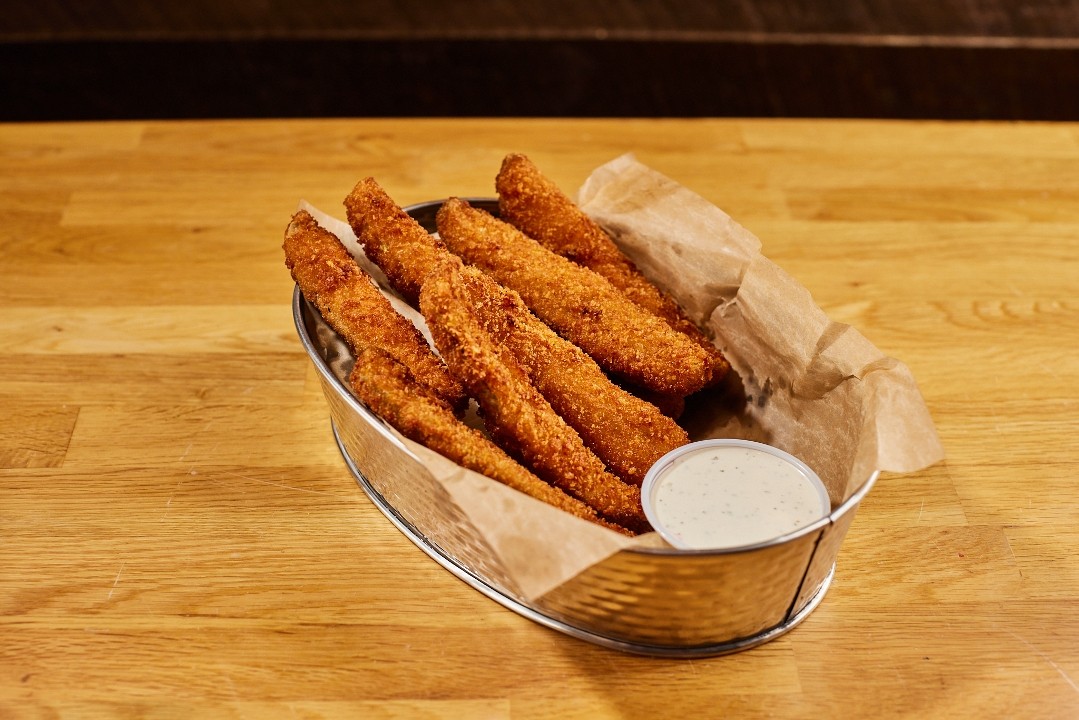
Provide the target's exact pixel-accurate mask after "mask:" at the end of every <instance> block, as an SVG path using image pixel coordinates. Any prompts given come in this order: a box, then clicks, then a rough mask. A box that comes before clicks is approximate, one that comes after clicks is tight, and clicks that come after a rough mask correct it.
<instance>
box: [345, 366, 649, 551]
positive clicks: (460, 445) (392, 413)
mask: <svg viewBox="0 0 1079 720" xmlns="http://www.w3.org/2000/svg"><path fill="white" fill-rule="evenodd" d="M349 384H350V385H351V386H352V390H353V392H355V393H356V396H357V397H359V398H360V400H362V401H363V402H364V403H366V405H367V406H368V407H369V408H371V409H372V410H373V411H374V412H376V413H378V415H379V416H380V417H381V418H382V419H383V420H385V421H386V422H388V423H389V424H390V425H392V426H393V427H395V428H397V430H398V431H399V432H400V433H401V434H402V435H404V436H405V437H407V438H409V439H410V440H414V441H416V442H418V443H420V444H421V445H424V446H426V447H428V448H430V449H431V450H434V451H435V452H437V453H440V454H442V455H444V456H445V457H447V458H449V459H450V460H453V461H454V462H456V463H457V464H458V465H461V466H463V467H466V468H469V469H470V470H475V471H476V472H478V473H480V474H482V475H486V476H487V477H489V478H491V479H493V480H497V481H498V482H500V483H502V484H503V485H507V486H509V487H511V488H513V489H514V490H518V491H520V492H523V493H525V494H526V495H529V496H531V497H534V498H536V499H537V500H541V501H543V502H545V503H547V504H548V505H553V506H554V507H556V508H558V509H560V510H564V511H565V512H568V513H570V514H571V515H576V516H577V517H579V518H583V519H585V520H588V521H590V522H594V523H597V524H599V525H603V526H604V527H606V528H609V529H611V530H615V531H617V532H620V533H622V534H625V535H631V534H632V533H630V532H629V531H628V530H626V529H625V528H623V527H620V526H618V525H615V524H614V523H609V522H607V521H606V520H604V519H602V518H600V517H599V516H598V515H597V514H596V511H595V510H593V509H592V508H591V507H589V506H588V505H586V504H584V503H583V502H581V501H580V500H577V499H575V498H572V497H570V496H569V495H567V494H566V493H564V492H562V491H561V490H559V489H558V488H555V487H552V486H550V485H548V484H547V483H545V482H543V481H542V480H540V479H539V478H538V477H536V476H535V475H533V474H532V473H531V472H529V471H528V470H526V469H525V468H524V467H523V466H522V465H520V464H519V463H518V462H517V461H515V460H514V459H513V458H511V457H510V456H509V455H507V454H506V453H505V451H503V450H502V448H500V447H498V446H497V445H495V444H494V443H493V442H491V441H490V440H488V439H487V438H486V437H485V436H484V435H483V433H481V432H480V431H479V430H476V429H475V428H471V427H468V426H467V425H465V424H464V423H463V422H461V421H460V420H458V419H457V416H455V415H454V414H453V410H452V409H451V408H450V406H449V405H447V404H446V403H445V401H443V400H442V399H441V398H439V397H437V396H436V395H434V394H433V393H431V392H430V391H429V390H427V389H426V388H424V387H423V386H421V385H420V384H419V383H417V382H416V380H415V378H413V376H412V373H410V372H409V371H408V368H406V367H405V366H404V365H402V364H401V363H399V362H397V361H396V360H394V359H393V358H392V357H391V356H390V355H389V354H387V353H385V352H383V351H382V350H379V349H377V348H367V349H365V350H363V351H362V352H361V353H360V355H359V357H357V358H356V365H355V366H354V367H353V369H352V374H351V375H350V376H349Z"/></svg>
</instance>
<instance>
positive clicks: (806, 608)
mask: <svg viewBox="0 0 1079 720" xmlns="http://www.w3.org/2000/svg"><path fill="white" fill-rule="evenodd" d="M470 202H471V203H472V204H473V205H474V206H477V207H481V208H484V209H487V210H491V211H495V212H497V202H496V201H494V200H490V199H470ZM441 204H442V201H434V202H429V203H422V204H419V205H414V206H411V207H408V208H405V210H406V212H408V213H409V214H410V215H412V216H413V217H414V218H416V219H417V220H418V221H419V222H420V224H421V225H423V226H424V227H425V228H426V229H427V230H428V231H429V232H433V231H434V218H435V213H436V212H437V211H438V208H439V207H440V206H441ZM293 317H294V320H295V323H296V330H297V333H298V334H299V337H300V341H301V342H302V343H303V346H304V348H305V350H306V351H307V354H308V356H309V357H310V359H311V362H312V363H314V366H315V368H316V370H317V371H318V373H319V377H320V380H321V384H322V389H323V392H324V394H325V396H326V400H327V403H328V404H329V407H330V416H331V421H332V425H333V432H334V436H335V438H336V440H337V444H338V447H339V448H340V451H341V454H342V456H343V457H344V460H345V463H346V464H347V466H348V468H349V470H350V471H351V472H352V474H353V475H354V476H355V478H356V480H357V482H358V483H359V484H360V487H362V488H363V490H364V492H366V494H367V495H368V496H369V497H370V499H371V500H372V502H373V503H374V504H375V505H376V506H377V507H378V508H379V509H380V510H381V511H382V512H383V513H384V514H385V515H386V517H387V518H389V520H390V522H392V523H393V524H394V525H395V526H396V527H397V528H398V529H399V530H400V531H401V532H402V533H404V534H405V535H406V536H407V537H408V538H409V539H411V540H412V541H413V542H414V543H415V544H416V545H417V546H418V547H419V548H420V549H421V550H423V551H424V552H425V553H427V554H428V555H429V556H430V557H431V558H432V559H434V560H435V561H436V562H438V563H439V564H440V565H442V566H443V567H444V568H445V569H447V570H449V571H450V572H451V573H453V574H454V575H456V576H457V577H458V578H460V579H462V580H464V581H465V582H467V583H468V584H469V585H471V586H472V587H474V588H475V589H477V590H479V591H480V592H482V593H483V594H485V595H487V596H488V597H490V598H491V599H493V600H495V601H497V602H499V603H501V604H502V605H504V606H505V607H507V608H509V609H511V610H513V611H515V612H517V613H519V614H521V615H523V616H524V617H527V618H529V619H531V620H533V621H535V622H538V623H540V624H542V625H545V626H547V627H550V628H553V629H555V630H558V631H561V632H563V633H566V634H568V635H572V636H574V637H577V638H581V639H584V640H587V641H590V642H593V643H596V644H599V645H603V646H606V647H611V648H616V649H619V650H623V651H628V652H634V653H641V654H647V655H660V656H674V657H699V656H708V655H719V654H723V653H729V652H734V651H737V650H742V649H745V648H749V647H753V646H755V645H759V644H761V643H763V642H766V641H768V640H770V639H772V638H775V637H777V636H779V635H782V634H783V633H785V632H787V631H788V630H790V629H791V628H793V627H795V626H796V625H797V624H798V623H800V622H801V621H802V620H804V619H805V618H806V617H807V616H808V615H809V614H810V613H811V612H812V611H813V609H814V608H815V607H816V606H817V605H818V604H819V603H820V602H821V600H822V599H823V598H824V595H825V593H826V592H827V590H828V586H829V584H830V583H831V580H832V576H833V573H834V571H835V561H836V556H837V555H838V553H839V548H840V545H841V543H842V541H843V537H844V536H845V535H846V532H847V530H848V528H849V527H850V524H851V522H852V520H853V519H854V514H855V511H856V509H857V507H858V505H859V503H860V502H861V500H862V498H863V497H864V496H865V494H866V493H868V492H869V490H870V488H871V487H872V486H873V483H874V482H875V481H876V479H877V475H878V473H873V475H872V476H871V477H869V478H868V479H867V480H866V482H865V483H864V484H863V485H862V486H861V487H860V488H859V489H858V491H857V492H855V493H854V494H853V495H852V496H851V497H850V498H848V499H847V500H846V501H845V502H843V504H842V505H840V506H838V507H836V508H834V509H833V511H832V512H831V514H830V515H828V517H826V518H823V519H822V520H820V521H818V522H816V523H814V524H812V525H810V526H807V527H805V528H802V529H801V530H799V531H798V532H796V533H791V534H789V535H786V536H784V537H782V538H778V539H776V540H773V541H771V542H767V543H762V544H759V545H755V546H751V547H745V548H738V549H735V550H723V551H704V550H697V551H686V550H675V549H673V548H667V547H663V548H652V547H649V548H632V549H626V550H621V551H619V552H617V553H615V554H614V555H612V556H610V557H608V558H606V559H605V560H603V561H601V562H599V563H596V564H595V565H592V566H591V567H589V568H587V569H586V570H585V571H583V572H581V573H579V574H578V575H576V576H574V577H573V578H571V579H569V580H568V581H566V582H564V583H563V584H561V585H559V586H558V587H556V588H554V589H553V590H551V591H549V592H547V593H546V594H544V595H543V596H541V597H539V598H536V599H533V600H528V599H526V598H524V597H523V596H522V594H521V593H520V592H519V591H518V590H517V589H516V588H515V587H514V583H513V581H512V579H511V578H510V577H509V576H508V574H507V572H506V571H505V569H504V568H503V567H502V566H501V563H500V561H499V559H498V557H497V555H496V554H495V553H494V552H492V551H491V549H490V548H489V547H488V546H487V544H486V542H485V540H484V539H483V537H482V535H481V534H480V533H479V532H478V531H477V530H476V528H475V527H474V526H473V525H472V524H471V522H470V521H469V519H468V518H467V517H465V514H464V513H463V512H462V511H461V510H460V509H459V508H458V507H456V505H455V504H454V503H453V501H452V499H451V498H450V497H449V496H448V494H447V493H446V491H445V490H444V489H443V488H442V487H441V486H440V485H439V484H438V483H437V482H436V481H435V479H434V478H433V477H432V476H431V474H430V472H428V470H427V468H426V467H425V466H424V465H423V464H422V463H421V462H420V460H419V459H418V458H417V457H416V456H415V455H414V454H413V453H412V452H411V451H409V450H408V449H407V447H406V446H405V445H404V444H402V443H401V442H400V441H399V440H398V438H397V436H396V435H395V434H394V433H393V432H392V431H391V430H390V429H389V427H388V426H387V425H386V424H385V423H384V422H383V421H382V419H381V418H379V417H378V416H377V415H375V414H374V413H373V412H371V411H370V410H369V409H368V408H367V407H365V406H364V405H363V403H361V402H360V401H359V400H358V399H356V397H355V396H354V395H353V394H352V393H351V391H350V390H349V389H348V384H347V382H346V378H347V377H348V373H349V371H350V370H351V356H350V355H349V351H348V348H347V346H345V344H344V343H343V342H342V341H341V339H340V338H339V337H338V336H337V335H336V333H334V332H333V330H332V329H330V328H329V326H328V325H326V323H325V322H324V321H323V320H322V318H321V316H320V315H319V313H318V311H317V310H315V309H314V308H313V307H312V306H310V305H309V304H308V303H307V301H306V300H305V299H304V298H303V296H302V295H301V293H300V292H299V289H297V290H296V291H295V292H294V294H293Z"/></svg>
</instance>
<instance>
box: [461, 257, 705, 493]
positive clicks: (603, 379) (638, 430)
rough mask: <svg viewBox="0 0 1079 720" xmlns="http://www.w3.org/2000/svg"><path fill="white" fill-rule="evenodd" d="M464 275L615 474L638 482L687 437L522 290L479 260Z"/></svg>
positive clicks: (484, 321) (487, 323)
mask: <svg viewBox="0 0 1079 720" xmlns="http://www.w3.org/2000/svg"><path fill="white" fill-rule="evenodd" d="M461 279H462V280H463V281H464V284H465V287H466V288H467V289H468V293H469V297H470V299H471V303H472V308H473V310H474V311H475V313H476V317H477V318H478V319H479V321H480V324H481V325H482V327H483V329H484V330H485V331H486V332H487V333H488V334H489V335H490V336H491V337H492V339H494V341H495V342H497V343H499V344H501V345H502V346H504V347H505V348H506V349H507V350H509V352H510V354H512V355H513V357H514V359H515V360H516V361H517V362H518V363H519V364H520V365H521V367H522V368H523V369H524V370H525V372H526V373H527V374H528V378H529V380H530V381H531V382H532V384H533V386H535V388H536V389H537V390H539V391H540V393H541V394H542V395H543V397H544V398H546V400H547V401H548V402H549V403H550V404H551V407H552V408H554V410H555V412H557V413H558V414H559V415H560V416H562V419H563V420H565V421H566V422H567V423H568V424H569V425H570V426H571V427H572V428H573V429H574V430H576V431H577V432H578V434H579V435H580V436H581V439H582V440H584V443H585V445H587V446H588V447H589V448H590V449H591V450H592V451H593V452H594V453H595V454H596V455H597V456H599V458H600V460H602V461H603V462H604V463H605V464H606V465H607V467H608V469H609V470H610V471H611V472H613V473H614V474H615V475H618V476H619V477H620V478H621V479H622V480H625V481H626V482H630V483H633V484H634V485H640V484H641V483H642V482H643V481H644V476H645V473H647V472H648V469H649V468H650V467H652V465H653V464H654V463H655V462H656V461H657V460H659V459H660V458H661V457H663V456H664V455H665V454H667V453H668V452H670V451H671V450H674V449H675V448H676V447H679V446H681V445H685V444H686V443H688V442H689V436H688V435H687V434H686V431H685V430H683V429H682V428H680V427H679V426H678V424H677V423H675V422H674V420H672V419H671V418H669V417H667V416H666V415H664V414H663V413H662V412H660V411H659V409H658V408H657V407H656V406H655V405H652V404H651V403H648V402H645V401H644V400H642V399H640V398H638V397H636V396H634V395H632V394H630V393H629V392H627V391H625V390H623V389H622V388H620V387H618V386H617V385H615V384H614V383H612V382H611V381H610V379H609V378H608V377H607V375H605V374H604V372H603V370H601V369H600V367H599V365H597V364H596V362H595V361H594V360H593V359H592V358H590V357H589V356H588V355H587V354H586V353H585V352H584V351H583V350H581V349H580V348H579V347H577V346H576V345H574V344H573V343H571V342H568V341H567V340H564V339H562V338H560V337H559V336H558V335H557V334H556V333H555V332H554V331H553V330H551V329H550V328H549V327H547V326H546V325H544V324H543V322H542V321H541V320H539V318H537V317H536V316H535V315H533V314H532V313H531V312H529V310H528V308H527V307H525V305H524V303H523V302H522V301H521V298H520V296H519V295H518V294H517V293H515V292H513V291H512V290H506V289H504V288H502V287H501V286H500V285H498V284H497V283H496V282H495V281H494V280H492V279H491V278H490V277H488V276H487V275H485V274H483V273H482V272H480V271H479V270H477V269H476V268H474V267H469V268H465V269H464V270H463V271H462V272H461Z"/></svg>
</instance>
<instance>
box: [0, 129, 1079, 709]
mask: <svg viewBox="0 0 1079 720" xmlns="http://www.w3.org/2000/svg"><path fill="white" fill-rule="evenodd" d="M511 151H522V152H526V153H529V154H530V155H531V156H532V157H533V158H534V159H535V160H536V162H537V163H538V164H539V165H540V166H541V167H543V168H544V169H545V170H546V171H547V172H548V174H550V175H551V176H552V177H553V178H554V179H555V180H556V181H557V182H559V183H560V184H561V185H562V186H563V187H565V188H567V189H575V188H576V187H577V186H578V185H579V184H580V183H581V181H582V180H583V179H584V178H585V177H586V175H587V174H588V172H589V171H590V170H591V169H592V168H594V167H595V166H597V165H599V164H601V163H603V162H605V161H607V160H609V159H611V158H612V157H614V156H616V155H619V154H621V153H623V152H626V151H632V152H635V153H636V154H637V156H638V158H639V159H640V160H642V161H643V162H645V163H647V164H649V165H651V166H653V167H654V168H656V169H657V170H659V171H661V172H663V173H665V174H667V175H669V176H671V177H673V178H675V179H676V180H678V181H680V182H682V183H683V184H685V185H687V186H689V187H690V188H693V189H694V190H696V191H698V192H699V193H701V194H702V195H704V196H705V197H707V198H708V199H710V200H712V201H713V202H715V203H716V204H718V205H719V206H720V207H722V208H724V209H725V210H727V211H728V212H729V213H730V214H731V215H733V216H734V217H735V219H737V220H739V221H740V222H741V223H742V224H744V225H746V226H747V227H748V228H749V229H750V230H752V231H753V232H755V233H756V234H757V235H759V236H760V237H761V239H762V240H763V242H764V246H765V252H766V253H767V254H768V255H769V256H770V257H771V258H773V259H774V260H776V261H778V262H779V263H780V264H781V265H782V266H783V267H784V268H785V269H787V270H788V271H789V272H790V273H791V274H793V275H794V276H795V277H796V278H797V279H798V280H800V281H801V282H802V283H804V284H805V285H806V286H807V287H808V288H809V289H810V290H811V292H812V293H813V294H814V297H815V298H816V300H817V301H818V302H819V303H820V304H821V306H822V307H823V308H824V309H825V310H826V311H827V312H828V313H829V314H830V315H831V316H832V317H833V318H834V319H837V320H841V321H845V322H848V323H851V324H853V325H855V326H857V327H858V328H859V329H860V330H862V332H863V333H864V334H865V335H867V336H868V337H869V339H870V340H872V341H873V342H874V343H876V344H877V345H878V346H879V347H880V348H881V349H883V350H884V351H885V352H887V353H889V354H891V355H894V356H895V357H898V358H899V359H901V360H903V361H904V362H905V363H906V364H907V365H908V366H909V367H910V368H911V369H912V371H913V372H914V375H915V377H916V378H918V380H919V384H920V386H921V388H922V391H923V392H924V394H925V396H926V399H927V402H928V405H929V408H930V410H931V412H932V414H933V416H934V419H935V421H936V423H937V426H938V429H939V431H940V434H941V436H942V439H943V441H944V445H945V449H946V452H947V456H948V457H947V460H946V461H944V462H943V463H941V464H939V465H936V466H934V467H932V468H929V469H927V470H925V471H923V472H919V473H914V474H910V475H904V476H899V475H888V476H885V477H883V478H882V479H881V481H880V482H879V483H878V484H877V486H876V488H874V490H873V492H872V493H870V495H869V496H868V497H867V498H866V500H865V501H864V503H863V505H862V508H861V510H860V511H859V514H858V517H857V519H856V520H855V522H854V525H853V527H852V529H851V531H850V534H849V535H848V536H847V540H846V542H845V544H844V547H843V550H842V552H841V554H840V558H839V564H838V570H837V574H836V578H835V582H834V584H833V585H832V587H831V589H830V591H829V593H828V595H827V597H826V598H825V600H824V602H823V604H822V605H821V606H820V607H819V608H818V609H817V610H816V611H815V612H814V613H813V614H812V615H811V616H810V617H809V618H808V619H807V620H806V621H805V622H804V623H803V624H802V625H801V626H799V627H798V628H796V629H795V630H794V631H792V632H791V633H789V634H788V635H785V636H783V637H781V638H779V639H777V640H775V641H773V642H771V643H768V644H766V645H764V646H762V647H759V648H757V649H754V650H750V651H746V652H742V653H739V654H735V655H731V656H725V657H718V658H711V659H704V660H667V659H654V658H643V657H636V656H630V655H623V654H620V653H617V652H615V651H611V650H606V649H602V648H599V647H595V646H592V645H589V644H587V643H584V642H581V641H578V640H575V639H572V638H569V637H565V636H563V635H561V634H558V633H556V632H554V631H551V630H548V629H545V628H543V627H540V626H539V625H536V624H534V623H532V622H530V621H528V620H526V619H523V618H521V617H519V616H517V615H515V614H513V613H512V612H510V611H508V610H505V609H504V608H502V607H501V606H499V605H497V604H495V603H494V602H492V601H490V600H488V599H486V598H485V597H483V596H482V595H480V594H479V593H477V592H476V591H474V590H473V589H471V588H470V587H469V586H467V585H465V584H464V583H462V582H461V581H459V580H457V579H455V578H454V577H452V576H451V575H450V574H449V573H447V572H446V571H444V570H442V569H441V568H440V567H439V566H437V565H436V564H435V563H434V562H432V561H431V560H429V559H428V558H427V557H426V556H425V555H424V554H423V553H421V552H420V551H419V550H418V549H416V548H415V547H414V546H413V545H412V544H411V543H410V542H409V541H408V540H407V539H406V538H405V537H404V536H402V535H401V534H400V533H399V532H398V531H397V530H395V529H394V528H393V527H392V526H391V525H390V524H389V523H388V522H387V521H386V520H385V518H384V517H383V516H382V515H381V514H380V513H379V512H378V510H377V509H376V508H375V507H374V506H373V505H372V504H371V503H370V502H369V501H368V500H367V498H366V496H364V494H363V493H362V491H361V490H360V489H359V488H358V487H357V486H356V484H355V482H354V481H353V480H352V478H351V477H350V475H349V473H348V471H347V470H346V468H345V466H344V464H343V462H342V460H341V458H340V457H339V455H338V453H337V451H336V449H335V447H334V444H333V440H332V437H331V434H330V427H329V423H328V414H327V408H326V404H325V402H324V400H323V398H322V396H321V394H320V390H319V388H318V384H317V380H316V377H315V374H314V370H313V369H312V367H311V366H310V363H309V362H308V360H307V359H306V357H305V355H304V353H303V351H302V349H301V347H300V345H299V342H298V340H297V337H296V333H295V331H294V328H293V326H292V320H291V315H290V308H289V302H290V297H291V292H292V282H291V280H290V278H289V276H288V273H287V271H286V270H285V268H284V265H283V260H282V253H281V249H280V245H281V236H282V233H283V231H284V228H285V225H286V224H287V221H288V218H289V215H290V214H291V212H292V210H293V208H294V207H295V206H296V203H297V201H298V200H299V199H300V198H305V199H307V200H308V201H310V202H312V203H314V204H315V205H316V206H319V207H322V208H324V209H327V210H331V211H334V212H336V213H338V214H339V215H341V216H343V210H342V208H341V200H342V199H343V198H344V196H345V195H346V194H347V192H348V191H349V189H350V188H351V187H352V185H353V184H354V182H355V181H356V180H357V179H359V178H360V177H362V176H365V175H374V176H376V177H377V178H378V179H379V180H380V181H381V182H382V183H383V185H384V186H385V187H386V188H387V189H388V190H389V192H390V193H391V194H392V195H393V196H394V197H395V198H396V199H397V200H398V201H399V202H401V203H402V204H407V203H412V202H417V201H421V200H429V199H434V198H439V197H444V196H446V195H448V194H460V195H489V194H491V193H492V190H493V178H494V174H495V172H496V171H497V168H498V164H499V161H500V159H501V157H502V156H503V155H504V154H505V153H507V152H511ZM0 302H2V307H3V311H2V314H0V406H2V408H3V412H2V413H0V717H4V718H9V717H10V718H23V717H26V718H38V717H56V716H59V717H78V718H94V717H183V718H191V717H236V718H241V717H257V718H277V717H282V718H293V717H307V718H313V717H368V718H404V717H435V718H449V717H469V718H556V717H557V718H596V717H631V718H653V717H690V716H699V717H717V716H724V717H799V718H814V717H820V718H837V717H890V718H900V717H902V718H912V717H918V718H923V717H933V718H936V717H940V718H950V717H955V718H970V717H979V718H986V717H994V718H996V717H999V718H1016V717H1023V718H1073V717H1076V716H1079V557H1077V553H1076V551H1075V548H1076V546H1077V545H1079V481H1077V476H1079V433H1077V429H1079V355H1077V353H1076V347H1077V341H1079V126H1076V125H1068V124H941V123H903V122H853V121H850V122H838V121H832V122H824V121H734V120H731V121H714V120H695V121H674V120H670V121H628V120H627V121H605V120H592V121H570V120H543V121H539V120H499V121H485V120H474V121H453V120H408V121H401V120H379V121H361V120H333V121H288V122H285V121H236V122H191V123H168V122H160V123H157V122H155V123H117V124H108V123H105V124H40V125H38V124H31V125H0Z"/></svg>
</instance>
